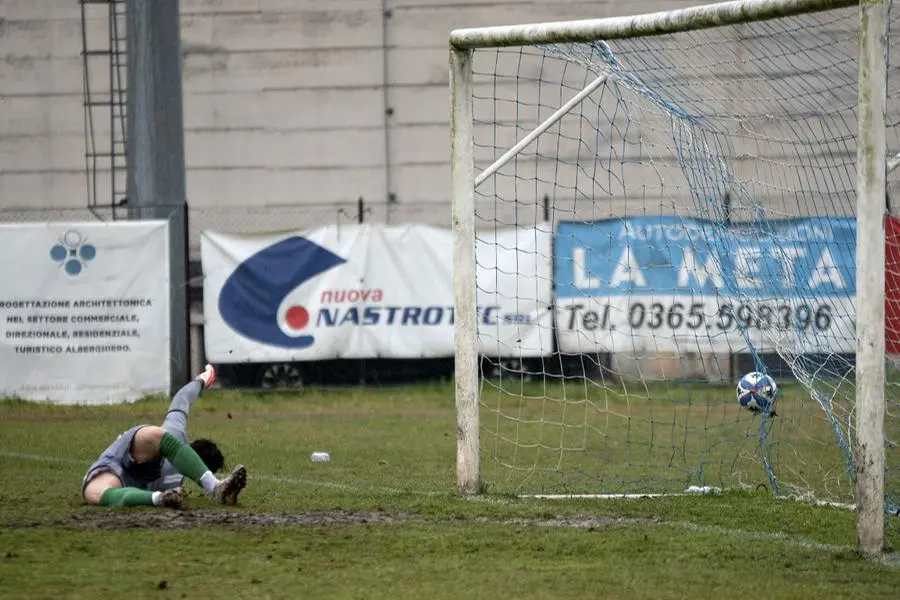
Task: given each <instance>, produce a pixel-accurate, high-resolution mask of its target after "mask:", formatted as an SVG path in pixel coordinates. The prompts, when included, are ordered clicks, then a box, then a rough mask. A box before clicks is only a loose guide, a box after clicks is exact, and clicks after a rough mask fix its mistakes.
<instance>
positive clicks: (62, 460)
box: [0, 451, 449, 496]
mask: <svg viewBox="0 0 900 600" xmlns="http://www.w3.org/2000/svg"><path fill="white" fill-rule="evenodd" d="M0 458H13V459H21V460H33V461H37V462H45V463H59V464H67V465H82V466H83V467H84V468H85V469H87V468H88V467H89V466H90V464H91V462H92V461H93V459H85V460H80V459H77V458H70V457H67V456H48V455H45V454H27V453H24V452H6V451H0ZM249 477H250V478H251V479H259V480H261V481H271V482H274V483H287V484H290V485H301V486H308V487H322V488H329V489H336V490H345V491H348V492H357V493H379V494H382V495H390V496H403V495H413V496H446V495H448V494H449V492H446V493H445V492H430V491H424V490H413V489H403V488H391V487H358V486H352V485H346V484H343V483H337V482H333V481H322V480H318V479H302V478H298V477H287V476H284V475H266V474H264V473H257V472H255V471H250V472H249Z"/></svg>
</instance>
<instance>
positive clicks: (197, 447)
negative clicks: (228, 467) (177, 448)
mask: <svg viewBox="0 0 900 600" xmlns="http://www.w3.org/2000/svg"><path fill="white" fill-rule="evenodd" d="M191 448H193V449H194V452H196V453H197V456H199V457H200V458H201V459H202V460H203V464H205V465H206V468H207V469H209V470H210V471H212V472H213V473H217V472H219V470H220V469H221V468H222V467H223V466H224V465H225V457H224V456H222V451H221V450H219V447H218V446H217V445H216V443H215V442H214V441H212V440H207V439H199V440H194V441H193V442H191Z"/></svg>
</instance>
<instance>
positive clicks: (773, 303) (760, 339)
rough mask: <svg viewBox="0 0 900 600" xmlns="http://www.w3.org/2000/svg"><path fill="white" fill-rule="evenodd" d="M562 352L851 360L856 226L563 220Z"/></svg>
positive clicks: (559, 251)
mask: <svg viewBox="0 0 900 600" xmlns="http://www.w3.org/2000/svg"><path fill="white" fill-rule="evenodd" d="M554 250H555V274H556V287H557V290H556V293H557V313H556V325H557V330H558V343H559V349H560V351H562V352H571V353H581V352H631V353H634V352H638V353H641V352H676V353H678V352H693V353H704V352H723V353H727V352H742V351H747V348H748V343H747V342H748V341H750V342H751V343H752V344H753V345H754V346H755V347H756V349H757V350H758V351H766V350H774V349H776V347H777V348H779V349H781V350H784V351H788V352H798V353H799V352H802V353H811V352H823V353H844V352H853V351H854V349H855V341H854V334H853V320H854V315H855V309H854V302H855V294H856V289H855V285H856V276H855V268H856V267H855V264H856V263H855V256H856V222H855V220H854V219H852V218H807V219H792V220H785V221H770V222H766V223H765V224H764V225H759V224H757V225H753V226H750V225H740V224H738V225H733V226H731V227H727V228H726V227H723V226H722V224H721V223H714V222H711V221H704V220H700V219H690V218H680V217H633V218H626V219H612V220H608V221H598V222H593V223H576V222H571V223H568V222H567V223H560V224H559V225H558V227H557V232H556V237H555V249H554Z"/></svg>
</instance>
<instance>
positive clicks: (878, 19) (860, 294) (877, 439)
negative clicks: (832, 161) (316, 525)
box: [855, 0, 888, 553]
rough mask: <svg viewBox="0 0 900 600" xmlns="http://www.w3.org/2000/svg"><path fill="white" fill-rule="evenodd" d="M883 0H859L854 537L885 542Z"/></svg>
mask: <svg viewBox="0 0 900 600" xmlns="http://www.w3.org/2000/svg"><path fill="white" fill-rule="evenodd" d="M887 14H888V3H887V1H886V0H860V3H859V135H858V142H857V156H856V158H857V180H856V185H857V188H856V189H857V212H856V215H857V217H856V219H857V222H856V261H857V264H856V315H857V316H856V438H857V439H856V457H855V460H856V507H857V512H856V542H857V549H858V550H859V551H860V552H863V553H875V552H881V551H882V550H883V547H884V468H885V450H884V377H885V367H884V346H885V337H884V240H885V233H884V215H885V189H886V173H885V172H886V168H887V161H886V156H885V155H886V146H885V138H886V135H885V104H886V96H887Z"/></svg>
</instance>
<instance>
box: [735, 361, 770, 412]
mask: <svg viewBox="0 0 900 600" xmlns="http://www.w3.org/2000/svg"><path fill="white" fill-rule="evenodd" d="M777 396H778V385H776V383H775V380H774V379H772V378H771V377H770V376H768V375H766V374H765V373H759V372H757V371H754V372H752V373H747V374H746V375H744V376H743V377H741V380H740V381H739V382H738V384H737V399H738V402H740V403H741V406H743V407H744V408H746V409H748V410H752V411H753V412H760V411H762V412H766V413H768V412H772V411H773V409H774V408H775V399H776V397H777Z"/></svg>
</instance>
